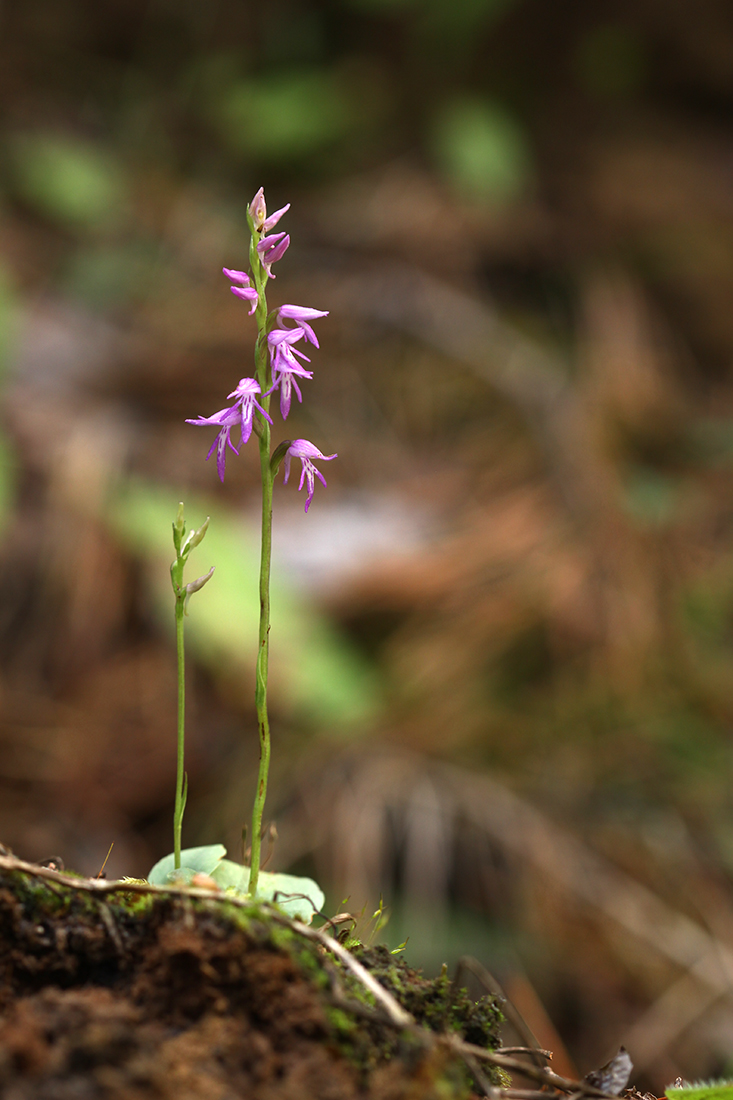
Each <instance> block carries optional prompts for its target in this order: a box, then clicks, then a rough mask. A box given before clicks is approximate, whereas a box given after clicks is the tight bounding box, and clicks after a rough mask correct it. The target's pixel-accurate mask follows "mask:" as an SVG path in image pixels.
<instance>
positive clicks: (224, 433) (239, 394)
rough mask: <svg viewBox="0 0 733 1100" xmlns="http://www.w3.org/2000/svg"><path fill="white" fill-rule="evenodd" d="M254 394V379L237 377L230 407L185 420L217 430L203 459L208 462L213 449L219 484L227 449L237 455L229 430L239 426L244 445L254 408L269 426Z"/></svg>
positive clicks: (188, 422) (250, 426)
mask: <svg viewBox="0 0 733 1100" xmlns="http://www.w3.org/2000/svg"><path fill="white" fill-rule="evenodd" d="M258 393H260V384H259V382H256V381H255V379H254V378H240V380H239V385H238V386H237V388H236V389H235V390H232V392H231V393H230V394H229V397H236V399H237V400H236V401H235V402H234V404H233V405H230V406H229V407H228V408H226V409H219V411H218V412H215V413H214V414H213V416H199V417H197V418H196V419H195V420H187V421H186V423H187V424H195V425H196V427H202V426H203V425H205V424H214V425H215V426H216V427H217V428H220V429H221V430H220V431H219V434H218V435H217V437H216V439H215V440H214V442H213V443H212V444H211V447H210V449H209V453H208V454H207V456H206V461H207V462H208V460H209V459H210V458H211V456H212V454H213V453H214V450H216V469H217V471H218V474H219V480H220V481H223V480H224V470H225V468H226V449H227V446H228V447H229V448H230V450H232V451H234V453H235V455H238V454H239V451H238V450H237V448H236V447H235V446H234V444H233V443H232V440H231V432H232V428H235V427H236V426H237V424H240V425H241V433H242V444H244V443H246V442H247V440H248V439H249V437H250V436H251V435H252V417H253V415H254V410H255V409H257V411H258V412H260V413H262V415H263V416H264V417H265V419H266V420H269V421H270V423H271V424H272V419H271V418H270V416H269V415H268V414H267V413H266V412H265V410H264V409H263V408H262V406H261V405H260V403H259V402H258V400H257V398H256V394H258Z"/></svg>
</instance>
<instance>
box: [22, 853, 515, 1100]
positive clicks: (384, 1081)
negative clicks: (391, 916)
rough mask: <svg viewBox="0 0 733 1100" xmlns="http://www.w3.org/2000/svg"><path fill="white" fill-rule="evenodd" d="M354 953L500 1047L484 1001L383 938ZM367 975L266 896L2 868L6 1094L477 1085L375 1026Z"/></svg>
mask: <svg viewBox="0 0 733 1100" xmlns="http://www.w3.org/2000/svg"><path fill="white" fill-rule="evenodd" d="M357 953H359V954H360V956H361V959H362V962H363V963H364V965H365V966H367V967H368V968H369V969H371V970H372V972H373V973H374V975H375V976H376V977H378V978H379V980H380V981H382V982H383V984H385V985H387V986H388V987H389V988H390V990H391V992H392V993H393V994H394V995H395V997H396V998H397V999H398V1000H400V1001H401V1003H403V1005H404V1006H405V1007H407V1008H408V1010H410V1011H411V1012H413V1014H414V1015H415V1018H416V1019H417V1020H418V1022H422V1023H424V1024H426V1025H427V1026H429V1027H431V1028H432V1029H434V1030H437V1031H441V1030H444V1029H447V1030H449V1031H452V1032H453V1033H459V1034H461V1035H463V1036H465V1037H468V1038H470V1040H471V1041H473V1042H475V1041H479V1042H482V1043H483V1044H484V1045H488V1046H491V1047H495V1046H496V1045H498V1036H497V1028H498V1023H499V1021H500V1018H501V1017H500V1014H499V1012H498V1008H497V1006H496V1005H495V1004H494V1003H493V1002H492V1001H490V1000H488V999H484V1000H483V1001H482V1002H479V1004H478V1005H474V1004H473V1002H469V1001H468V1000H467V998H466V997H465V995H458V996H456V995H455V993H454V991H452V990H451V988H450V984H449V982H448V980H447V977H445V976H443V977H442V978H439V979H434V980H428V979H424V978H422V977H421V976H420V974H418V973H417V972H415V971H414V970H411V969H410V968H409V967H408V966H406V964H405V963H404V962H402V961H401V960H399V959H395V958H394V957H393V956H391V955H390V954H389V952H387V951H386V949H384V948H377V949H360V950H359V949H357ZM357 984H358V983H355V982H354V980H353V979H352V978H351V977H350V975H348V974H347V973H343V972H340V970H339V968H338V966H337V965H336V963H335V961H334V960H332V959H331V958H330V957H327V953H326V952H325V951H324V950H323V948H321V947H320V946H318V945H316V944H313V943H311V942H309V941H306V940H304V939H303V938H302V937H299V936H298V935H297V934H295V933H294V932H293V931H292V929H291V928H288V927H286V926H283V925H281V924H277V923H274V922H273V921H272V919H271V918H269V917H268V915H267V914H266V913H264V912H263V911H261V910H258V909H251V910H250V909H247V910H242V909H236V908H235V907H234V906H231V905H227V904H226V902H222V901H221V900H218V899H217V900H213V901H202V900H200V899H192V898H188V897H183V896H180V895H179V896H171V897H160V896H157V897H150V896H143V897H142V898H141V897H140V896H136V895H133V894H127V893H126V894H124V895H108V896H107V897H106V899H105V900H102V899H100V898H98V897H93V896H90V895H89V894H85V893H84V892H83V891H81V890H78V889H73V888H70V887H68V886H65V885H60V884H59V883H57V882H43V881H42V880H39V879H34V878H33V877H32V876H29V875H27V874H19V873H17V872H8V871H3V870H1V869H0V1095H2V1097H3V1098H4V1100H97V1098H104V1100H116V1098H120V1100H123V1098H124V1100H128V1098H129V1100H149V1098H150V1100H152V1098H156V1100H166V1098H169V1097H170V1098H173V1097H175V1098H176V1100H189V1098H190V1100H194V1098H199V1097H200V1098H202V1100H203V1098H204V1097H205V1098H206V1100H236V1098H239V1097H247V1098H250V1097H251V1098H253V1100H279V1098H282V1100H285V1098H286V1097H287V1100H311V1098H314V1100H315V1098H318V1100H351V1098H352V1097H362V1098H364V1097H368V1098H372V1097H373V1098H379V1100H412V1098H415V1100H416V1098H417V1097H420V1098H422V1097H426V1098H432V1097H434V1098H435V1100H438V1098H439V1097H440V1100H449V1098H451V1097H462V1096H463V1097H465V1096H468V1095H469V1094H470V1079H469V1075H468V1071H467V1070H466V1068H465V1067H464V1066H463V1064H462V1063H460V1062H458V1061H456V1060H455V1059H454V1058H452V1057H451V1056H450V1055H448V1054H446V1052H445V1050H444V1049H441V1048H440V1047H436V1046H435V1045H432V1046H431V1045H430V1044H425V1043H421V1042H417V1041H416V1040H415V1037H414V1036H407V1037H405V1036H403V1035H401V1034H400V1033H397V1032H395V1031H394V1029H391V1028H389V1027H388V1026H386V1025H384V1024H381V1023H379V1022H378V1019H377V1017H376V1015H375V1013H374V1010H373V1008H372V1007H371V1004H370V998H369V996H368V995H366V994H365V992H364V990H363V988H357ZM372 1003H373V1002H372ZM349 1006H353V1008H354V1009H355V1011H352V1010H351V1009H350V1008H349Z"/></svg>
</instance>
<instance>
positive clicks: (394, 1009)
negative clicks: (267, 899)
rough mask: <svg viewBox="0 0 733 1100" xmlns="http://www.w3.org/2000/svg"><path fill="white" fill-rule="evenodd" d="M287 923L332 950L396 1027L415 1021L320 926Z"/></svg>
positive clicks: (348, 952)
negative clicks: (310, 926) (311, 926)
mask: <svg viewBox="0 0 733 1100" xmlns="http://www.w3.org/2000/svg"><path fill="white" fill-rule="evenodd" d="M275 919H277V920H282V918H280V916H279V914H276V918H275ZM287 924H288V925H289V926H290V927H291V928H294V930H295V931H296V932H297V933H298V934H299V935H301V936H305V938H306V939H309V940H316V941H317V942H318V943H320V944H321V945H322V946H323V947H325V948H326V950H327V951H332V952H333V954H334V955H335V956H336V958H337V959H340V960H341V962H342V963H343V964H344V966H346V967H348V968H349V970H350V971H351V973H352V974H353V975H354V976H355V977H356V978H358V979H359V981H360V982H361V983H362V985H363V986H365V987H366V989H368V990H369V992H370V993H371V994H372V996H373V997H374V999H375V1000H376V1001H377V1002H378V1003H379V1004H380V1005H381V1006H382V1008H383V1009H384V1010H385V1012H386V1013H387V1015H388V1016H389V1018H390V1021H391V1022H392V1023H393V1024H394V1025H395V1026H396V1027H401V1028H407V1027H410V1026H411V1025H412V1024H414V1023H415V1021H414V1019H413V1018H412V1016H411V1015H410V1013H409V1012H406V1011H405V1009H404V1008H403V1007H402V1005H400V1004H399V1003H398V1002H397V1001H396V1000H395V999H394V997H393V996H392V994H391V993H390V992H389V991H388V990H387V989H385V988H384V986H383V985H381V984H380V983H379V982H378V981H377V979H376V978H375V977H373V976H372V975H371V974H370V973H369V971H368V970H367V969H366V967H365V966H362V964H361V963H360V962H359V960H358V959H355V958H354V956H353V955H352V954H351V952H350V951H347V949H346V948H345V947H344V945H343V944H341V943H339V941H338V940H335V939H334V938H333V937H332V936H326V935H325V934H324V933H323V932H322V931H321V930H320V928H309V927H308V926H307V925H305V924H300V923H299V922H295V921H287Z"/></svg>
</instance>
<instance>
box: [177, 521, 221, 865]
mask: <svg viewBox="0 0 733 1100" xmlns="http://www.w3.org/2000/svg"><path fill="white" fill-rule="evenodd" d="M208 526H209V517H208V516H207V517H206V519H205V520H204V522H203V523H202V524H201V526H200V527H199V528H194V529H192V530H191V531H189V532H188V535H186V521H185V518H184V515H183V501H181V502H180V504H179V505H178V511H177V513H176V518H175V520H174V521H173V546H174V548H175V551H176V560H175V561H174V562H172V564H171V584H172V585H173V593H174V595H175V598H176V651H177V655H178V757H177V766H176V803H175V808H174V810H173V852H174V858H175V866H176V868H178V867H180V866H181V830H182V828H183V814H184V811H185V809H186V799H187V798H188V776H187V775H186V773H185V771H184V766H183V764H184V741H185V721H186V679H185V677H186V664H185V660H184V648H183V619H184V616H185V615H187V614H188V602H189V600H190V599H191V596H192V595H193V593H194V592H200V591H201V589H202V588H203V587H204V585H205V584H206V583H207V581H209V580H211V578H212V576H213V574H214V566H213V565H212V567H211V569H210V570H209V572H208V573H206V574H204V576H202V577H197V579H196V580H195V581H189V583H188V584H184V583H183V569H184V566H185V564H186V562H187V561H188V556H189V554H190V553H191V551H192V550H195V548H196V547H197V546H198V545H199V544H200V543H201V542H202V541H203V538H204V535H205V534H206V531H207V530H208Z"/></svg>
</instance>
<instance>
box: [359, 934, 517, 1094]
mask: <svg viewBox="0 0 733 1100" xmlns="http://www.w3.org/2000/svg"><path fill="white" fill-rule="evenodd" d="M352 951H353V954H354V955H355V956H356V958H357V959H358V960H359V962H361V963H362V965H363V966H365V967H366V968H367V970H369V971H371V973H372V974H373V975H374V977H375V978H376V979H377V980H378V981H379V982H380V983H381V984H382V985H384V986H385V987H386V988H387V989H388V990H389V991H390V993H392V995H393V996H394V998H395V1000H397V1001H398V1002H399V1003H400V1004H401V1005H402V1007H403V1008H405V1009H407V1011H408V1012H409V1013H410V1014H411V1015H412V1016H413V1017H414V1019H415V1021H416V1022H417V1023H418V1024H421V1025H422V1026H423V1027H426V1028H428V1029H429V1030H430V1031H434V1032H436V1033H438V1034H440V1033H443V1032H446V1031H447V1032H451V1033H453V1034H455V1035H458V1036H459V1037H460V1038H462V1039H464V1040H465V1041H466V1042H468V1043H472V1044H474V1045H475V1046H480V1047H484V1048H485V1049H487V1050H496V1049H497V1047H498V1046H499V1045H500V1042H501V1040H500V1036H499V1028H500V1026H501V1024H502V1022H503V1019H504V1017H503V1016H502V1014H501V1009H500V1008H499V1004H498V1002H497V1000H496V998H495V997H491V996H486V997H482V998H481V999H480V1000H479V1001H472V1000H471V999H470V998H469V996H468V994H467V992H466V990H465V989H460V990H455V989H454V988H453V984H452V982H451V980H450V978H449V977H448V973H447V969H446V968H445V967H443V972H442V973H441V974H440V975H439V977H437V978H424V977H423V976H422V974H421V973H420V971H418V970H413V969H412V967H410V966H408V964H407V963H406V962H405V960H404V959H403V958H402V957H401V956H396V955H392V954H390V952H389V951H388V950H387V948H386V947H383V946H380V947H365V946H363V945H352ZM361 999H362V1000H364V999H365V998H364V997H363V996H362V997H361ZM383 1030H384V1029H383ZM400 1041H401V1040H398V1039H397V1038H396V1037H395V1036H394V1035H392V1037H391V1038H390V1036H389V1035H388V1034H386V1035H384V1037H383V1040H382V1050H383V1052H384V1046H385V1044H386V1046H387V1048H388V1049H392V1048H394V1046H395V1044H397V1043H399V1042H400ZM484 1072H485V1076H486V1077H487V1078H488V1079H489V1080H490V1081H491V1083H492V1084H495V1085H499V1086H502V1085H506V1080H505V1075H504V1074H502V1073H501V1071H500V1070H499V1069H497V1068H495V1067H489V1066H485V1067H484Z"/></svg>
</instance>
